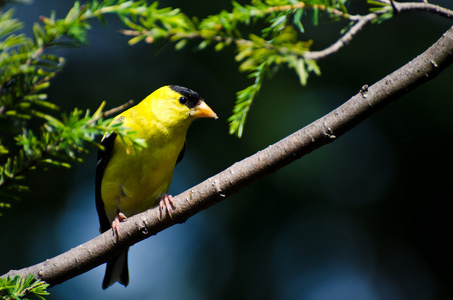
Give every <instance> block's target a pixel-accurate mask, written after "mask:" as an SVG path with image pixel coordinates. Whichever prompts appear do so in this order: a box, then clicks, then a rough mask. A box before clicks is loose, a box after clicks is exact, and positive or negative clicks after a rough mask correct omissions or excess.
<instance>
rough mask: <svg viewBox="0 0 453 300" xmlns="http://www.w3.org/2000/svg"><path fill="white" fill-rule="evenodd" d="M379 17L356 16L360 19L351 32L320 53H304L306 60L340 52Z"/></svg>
mask: <svg viewBox="0 0 453 300" xmlns="http://www.w3.org/2000/svg"><path fill="white" fill-rule="evenodd" d="M377 17H378V15H376V14H368V15H365V16H356V17H355V19H358V21H357V23H355V24H354V25H353V26H352V27H351V28H349V30H348V31H347V32H346V33H345V34H344V35H343V36H342V37H341V38H339V39H338V40H337V41H336V42H335V43H333V44H332V45H330V46H329V47H327V48H326V49H324V50H320V51H308V52H305V53H304V55H303V56H304V58H306V59H313V60H319V59H322V58H324V57H327V56H329V55H332V54H334V53H336V52H338V51H339V50H340V49H341V48H343V47H344V46H346V45H347V44H349V42H350V41H351V40H352V39H353V38H354V36H355V35H356V34H357V33H359V31H360V30H362V29H363V28H364V27H365V26H366V25H368V24H369V23H371V22H372V21H373V20H375V19H376V18H377Z"/></svg>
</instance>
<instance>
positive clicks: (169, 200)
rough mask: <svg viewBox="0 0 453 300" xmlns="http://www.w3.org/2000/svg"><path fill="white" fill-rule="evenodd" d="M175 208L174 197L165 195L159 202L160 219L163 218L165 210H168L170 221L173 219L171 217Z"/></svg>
mask: <svg viewBox="0 0 453 300" xmlns="http://www.w3.org/2000/svg"><path fill="white" fill-rule="evenodd" d="M173 207H175V203H174V202H173V197H172V196H171V195H168V194H164V195H163V196H162V198H161V199H160V202H159V210H160V217H161V218H162V217H163V211H164V208H165V209H166V210H167V213H168V215H169V216H170V219H173V216H172V215H171V213H172V211H173Z"/></svg>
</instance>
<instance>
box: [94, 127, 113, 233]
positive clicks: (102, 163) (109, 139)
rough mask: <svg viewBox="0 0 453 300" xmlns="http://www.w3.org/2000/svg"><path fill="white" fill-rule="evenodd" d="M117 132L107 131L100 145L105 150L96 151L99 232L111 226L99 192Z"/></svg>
mask: <svg viewBox="0 0 453 300" xmlns="http://www.w3.org/2000/svg"><path fill="white" fill-rule="evenodd" d="M116 136H117V134H116V133H114V132H113V133H107V134H106V135H105V136H104V138H103V139H102V141H101V145H103V146H104V148H105V150H104V151H101V150H99V151H98V163H97V165H96V210H97V211H98V216H99V223H100V225H101V233H102V232H105V231H107V230H109V229H110V228H111V227H112V226H111V224H110V221H109V219H108V218H107V214H106V213H105V208H104V201H103V200H102V194H101V183H102V178H103V177H104V171H105V167H106V166H107V163H108V162H109V160H110V157H111V155H112V150H113V145H114V142H115V138H116Z"/></svg>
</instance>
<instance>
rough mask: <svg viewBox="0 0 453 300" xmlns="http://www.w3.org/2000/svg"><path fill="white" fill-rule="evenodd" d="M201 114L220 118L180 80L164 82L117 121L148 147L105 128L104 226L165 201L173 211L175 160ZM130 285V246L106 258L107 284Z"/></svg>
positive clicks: (101, 164) (100, 201)
mask: <svg viewBox="0 0 453 300" xmlns="http://www.w3.org/2000/svg"><path fill="white" fill-rule="evenodd" d="M197 118H215V119H216V118H217V115H216V114H215V113H214V111H213V110H212V109H211V108H209V106H208V105H206V103H205V102H204V101H203V99H202V98H201V97H200V95H198V93H196V92H194V91H192V90H190V89H188V88H185V87H181V86H177V85H169V86H164V87H162V88H160V89H158V90H156V91H154V92H153V93H152V94H151V95H149V96H148V97H146V98H145V99H144V100H143V101H141V102H140V103H139V104H137V105H136V106H134V107H132V108H130V109H128V110H126V111H124V112H123V113H121V114H119V115H118V116H116V117H115V118H114V120H113V121H112V122H122V124H123V126H124V127H127V128H129V129H130V130H133V131H135V132H136V135H137V137H138V138H142V139H144V140H145V141H146V144H147V147H146V148H142V149H137V148H136V147H134V146H133V145H132V143H131V142H130V141H129V142H128V141H123V140H121V139H120V138H116V134H115V133H106V134H105V135H104V137H103V139H102V141H101V144H102V145H103V146H104V147H105V149H104V151H99V153H98V162H97V168H96V209H97V212H98V215H99V222H100V224H101V228H100V231H101V233H102V232H105V231H107V230H109V229H110V228H113V232H114V234H120V232H119V224H120V222H121V221H123V220H125V219H126V216H132V215H135V214H137V213H140V212H142V211H145V210H147V209H149V208H151V207H153V206H155V205H157V204H160V209H161V214H162V211H163V209H164V208H165V209H166V210H167V213H168V214H169V215H170V216H171V209H172V208H171V206H172V205H173V202H172V198H171V196H169V195H167V192H168V189H169V187H170V183H171V179H172V177H173V170H174V168H175V165H176V164H177V163H178V162H179V161H181V159H182V157H183V154H184V147H185V141H186V134H187V129H188V128H189V125H190V124H191V123H192V121H193V120H195V119H197ZM116 281H118V282H119V283H121V284H123V285H124V286H127V285H128V283H129V273H128V267H127V250H126V251H125V252H124V253H122V254H120V255H119V256H117V257H115V258H113V259H112V260H110V261H108V262H107V268H106V272H105V277H104V281H103V282H102V288H103V289H106V288H107V287H109V286H110V285H112V284H113V283H115V282H116Z"/></svg>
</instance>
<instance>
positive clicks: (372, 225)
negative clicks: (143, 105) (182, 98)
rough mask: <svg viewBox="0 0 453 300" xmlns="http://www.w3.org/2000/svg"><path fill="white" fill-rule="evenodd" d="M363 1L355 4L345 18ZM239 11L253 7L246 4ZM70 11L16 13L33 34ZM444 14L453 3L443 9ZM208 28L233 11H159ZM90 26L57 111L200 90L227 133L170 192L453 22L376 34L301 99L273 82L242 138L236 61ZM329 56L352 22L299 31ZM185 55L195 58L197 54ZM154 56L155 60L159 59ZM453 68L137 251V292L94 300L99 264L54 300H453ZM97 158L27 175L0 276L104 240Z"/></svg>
mask: <svg viewBox="0 0 453 300" xmlns="http://www.w3.org/2000/svg"><path fill="white" fill-rule="evenodd" d="M364 2H365V1H352V2H351V4H350V9H351V12H352V13H357V12H363V11H364V9H365V8H366V4H365V3H364ZM242 3H244V1H242ZM72 4H73V1H52V0H41V1H35V2H34V4H32V5H25V6H18V7H16V11H17V13H16V16H17V17H18V18H20V19H21V20H23V21H24V22H25V23H26V24H25V26H26V30H25V32H27V33H30V32H31V27H32V24H33V22H36V21H37V20H38V17H39V16H40V15H46V16H48V15H50V12H51V10H56V12H57V16H58V17H64V16H65V15H66V13H67V12H68V10H69V9H70V7H71V6H72ZM436 4H440V5H443V6H447V7H449V8H450V9H452V8H453V7H452V6H451V2H449V1H447V0H444V1H436ZM161 6H162V7H163V6H172V7H180V8H181V9H182V10H183V11H184V12H185V13H186V14H188V15H189V16H195V15H196V16H198V17H200V18H202V17H205V16H207V15H209V14H214V13H217V12H219V11H220V10H222V9H225V10H231V3H230V1H203V2H194V1H162V3H161ZM107 21H108V24H109V25H108V26H107V27H103V26H102V25H101V24H100V23H99V22H98V21H93V22H92V23H91V24H92V30H91V31H90V32H89V45H88V46H86V47H82V48H80V49H60V50H58V54H60V55H63V56H65V57H66V58H67V60H68V62H67V65H66V68H65V70H64V71H63V72H62V73H61V74H60V75H59V76H58V77H57V79H56V80H55V81H54V82H53V83H52V86H51V88H50V90H49V95H50V99H51V100H53V101H55V102H56V103H57V104H58V105H60V106H61V108H62V110H70V109H72V108H73V107H79V108H81V109H87V108H90V109H91V110H95V109H96V108H97V107H98V106H99V105H100V103H101V101H103V100H107V106H108V108H112V107H115V106H118V105H120V104H122V103H124V102H125V101H127V100H129V99H134V100H136V101H140V100H141V99H143V98H144V97H145V96H147V95H148V94H149V93H150V92H152V91H153V90H155V89H157V88H158V87H160V86H162V85H166V84H179V85H183V86H187V87H189V88H191V89H193V90H195V91H197V92H199V93H200V94H201V95H202V96H203V97H204V98H205V100H206V102H207V103H208V104H209V105H210V106H211V107H212V108H213V109H214V110H215V111H216V112H217V114H218V115H219V117H220V118H219V120H217V121H213V120H199V121H197V122H195V123H194V124H193V125H192V126H191V128H190V130H189V135H188V143H187V150H186V155H185V159H184V160H183V161H182V162H181V163H180V164H179V165H178V167H177V168H176V171H175V175H174V179H173V183H172V186H171V189H170V193H171V194H173V195H176V194H179V193H180V192H182V191H184V190H186V189H188V188H190V187H191V186H193V185H195V184H197V183H198V182H201V181H202V180H204V179H206V178H208V177H209V176H212V175H214V174H216V173H218V172H219V171H222V170H223V169H225V168H227V167H228V166H230V165H231V164H233V163H234V162H236V161H237V160H240V159H242V158H244V157H246V156H250V155H252V154H254V153H255V152H257V151H258V150H260V149H262V148H264V147H266V146H268V145H269V144H272V143H275V142H277V141H278V140H280V139H281V138H283V137H285V136H287V135H288V134H290V133H292V132H294V131H296V130H297V129H299V128H301V127H303V126H305V125H307V124H308V123H310V122H312V121H314V120H316V119H317V118H319V117H321V116H323V115H324V114H326V113H328V112H329V111H331V110H332V109H334V108H336V107H337V106H339V105H340V104H342V103H343V102H344V101H346V100H347V99H349V98H350V97H351V96H353V95H354V94H356V93H357V92H358V91H359V90H360V87H362V86H363V85H364V84H369V85H371V84H373V83H374V82H376V81H377V80H379V79H380V78H382V77H384V76H385V75H387V74H388V73H390V72H392V71H394V70H395V69H397V68H399V67H401V66H402V65H404V64H405V63H406V62H408V61H409V60H411V59H412V58H414V57H415V56H417V55H418V54H420V53H421V52H423V51H424V50H425V49H426V48H427V47H429V46H430V45H431V44H432V43H434V42H435V41H436V40H437V39H438V38H439V37H440V36H441V35H442V33H443V32H445V31H446V30H447V29H448V28H449V27H450V26H451V21H448V20H445V19H442V18H441V17H438V16H433V15H430V14H428V13H423V12H414V13H405V14H400V15H398V16H397V17H396V18H394V19H393V20H390V21H388V22H385V23H383V24H380V25H377V24H376V25H372V26H369V27H367V28H366V29H365V30H364V31H362V32H361V33H360V34H359V35H358V36H357V37H356V38H355V39H354V40H353V41H352V43H351V44H350V45H349V46H348V47H346V48H345V49H343V50H341V51H340V52H339V53H337V54H336V55H334V56H332V57H330V58H328V59H325V60H322V61H320V62H319V63H320V66H321V71H322V76H320V77H315V76H312V77H311V78H310V79H309V82H308V86H307V87H301V86H300V85H299V82H298V79H297V77H296V75H295V74H294V72H293V71H287V70H282V71H280V72H278V73H277V74H276V76H274V77H273V78H272V79H269V80H266V82H265V85H264V88H263V89H262V91H261V93H260V95H259V98H258V99H257V100H256V102H255V103H254V105H253V107H252V111H251V113H250V115H249V117H248V120H247V123H246V128H245V134H244V137H243V138H242V139H237V138H235V137H233V136H230V135H228V124H227V118H228V117H229V116H230V112H231V110H232V108H233V103H234V99H235V93H236V92H237V91H238V90H241V89H243V88H245V87H246V86H247V85H249V84H250V81H249V79H247V77H246V75H245V74H242V73H239V72H238V71H237V66H238V64H237V63H236V62H234V60H233V58H234V55H235V52H234V49H233V48H229V49H227V50H226V51H222V52H221V53H217V52H215V51H214V50H213V49H212V48H208V49H206V50H204V51H201V52H197V51H196V50H194V47H190V46H189V47H186V48H185V49H184V50H182V51H175V50H174V48H173V45H172V44H168V45H166V46H164V47H163V48H162V49H160V47H158V46H155V45H147V44H144V43H142V44H138V45H136V46H132V47H130V46H128V45H127V38H126V37H124V36H122V35H120V34H119V33H117V29H119V28H122V24H121V23H120V22H118V21H117V19H116V17H114V16H110V17H108V18H107ZM304 25H305V26H306V30H307V34H306V35H305V36H304V37H303V38H304V39H308V38H312V39H313V40H314V42H315V43H314V49H318V50H319V49H323V48H324V47H326V46H328V45H329V44H331V43H332V42H334V41H335V39H336V38H337V37H338V34H339V31H340V30H341V28H342V26H343V25H344V24H341V25H340V24H337V23H330V22H321V23H320V24H319V25H318V26H317V27H314V26H312V25H310V21H309V18H307V20H306V21H305V23H304ZM194 45H195V44H192V45H191V46H194ZM159 49H160V51H158V50H159ZM452 79H453V69H452V68H450V69H447V70H446V71H444V72H443V73H442V74H440V75H439V76H438V77H437V78H436V79H434V80H433V81H431V82H429V83H427V84H425V85H423V86H421V87H419V88H418V89H416V90H415V91H413V92H411V93H410V94H409V95H407V96H405V97H403V98H402V99H400V100H399V101H398V102H395V103H393V104H391V105H390V106H388V107H386V108H385V109H383V110H382V111H381V112H379V113H377V114H376V115H375V116H373V117H371V118H369V119H368V120H366V121H365V122H363V123H362V124H361V125H359V126H358V127H357V128H355V129H353V130H352V131H351V132H349V133H347V134H346V135H345V136H343V137H341V138H340V139H338V140H337V141H336V142H335V143H333V144H330V145H328V146H325V147H323V148H321V149H319V150H316V151H314V152H313V153H311V154H309V155H307V156H306V157H303V158H302V159H301V160H299V161H297V162H295V163H293V164H292V165H290V166H288V167H286V168H284V169H282V170H280V171H279V172H277V173H275V174H273V175H271V176H268V177H266V178H264V179H262V180H261V181H259V182H257V183H255V184H253V185H251V186H250V187H248V188H246V189H245V190H243V191H241V192H239V193H238V194H236V195H235V196H233V197H230V198H228V199H227V200H225V201H224V202H223V203H220V204H218V205H216V206H214V207H212V208H210V209H208V210H206V211H204V212H202V213H200V214H198V215H196V216H194V217H192V218H191V219H189V220H188V221H187V222H186V223H185V224H183V225H176V226H174V227H172V228H170V229H168V230H165V231H163V232H161V233H159V234H158V235H157V236H155V237H152V238H150V239H148V240H146V241H144V242H141V243H139V244H137V245H135V246H133V247H132V248H131V250H130V251H129V260H130V265H129V269H130V279H131V282H130V285H129V286H128V287H127V288H124V287H123V286H120V285H118V284H116V285H114V286H112V287H111V288H109V289H108V290H106V291H103V290H102V289H101V281H102V278H103V275H104V270H105V266H104V265H103V266H100V267H98V268H95V269H94V270H92V271H90V272H87V273H85V274H83V275H81V276H79V277H77V278H74V279H71V280H69V281H67V282H65V283H63V284H61V285H59V286H56V287H54V288H52V289H50V292H51V296H49V299H309V300H322V299H367V300H368V299H369V300H378V299H390V300H400V299H453V285H452V279H453V271H452V267H453V259H452V254H451V253H452V250H453V247H452V246H451V241H450V239H451V230H452V225H453V221H452V218H451V211H452V200H453V186H452V178H453V175H452V172H451V170H452V167H453V163H452V159H451V146H450V144H451V139H452V131H453V122H452V121H453V120H452V115H453V101H452V100H453V99H452ZM95 156H96V153H95V151H92V152H91V153H90V155H88V156H86V157H85V162H84V163H83V164H79V165H75V166H74V167H73V168H71V169H70V170H60V169H51V170H50V171H48V172H45V173H38V172H37V173H32V174H30V175H29V177H28V179H27V180H28V182H29V184H30V186H31V187H32V193H29V194H25V195H23V199H22V201H21V202H18V203H13V207H12V209H10V210H8V211H5V216H4V217H2V218H0V224H1V228H2V243H1V246H0V257H1V260H0V267H1V269H0V270H1V273H2V274H3V273H6V272H7V271H8V270H10V269H18V268H22V267H26V266H29V265H31V264H35V263H39V262H41V261H43V260H45V259H47V258H51V257H53V256H55V255H58V254H60V253H62V252H64V251H67V250H69V249H70V248H72V247H75V246H77V245H79V244H81V243H83V242H86V241H88V240H89V239H91V238H93V237H95V236H97V235H98V233H99V231H98V228H99V225H98V219H97V215H96V209H95V205H94V172H95V164H96V159H95Z"/></svg>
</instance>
